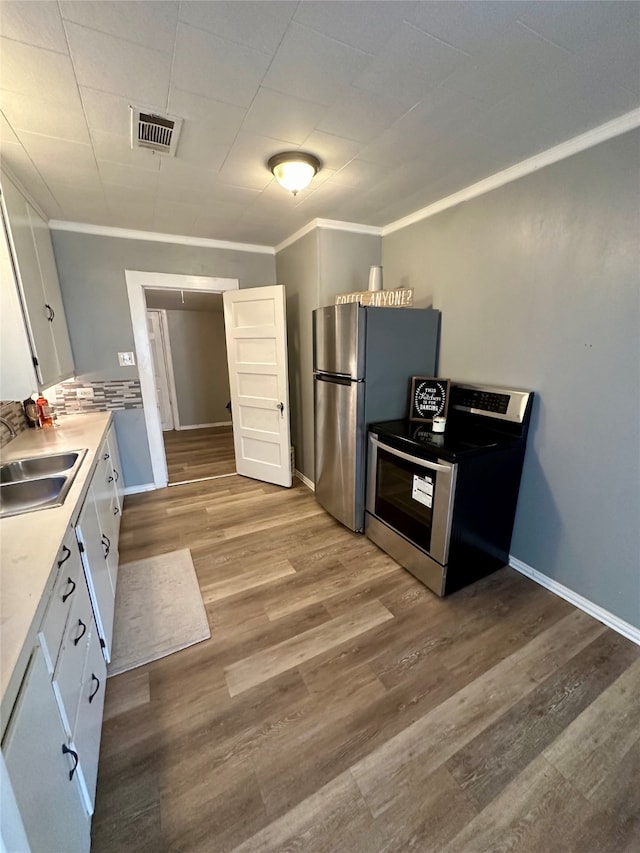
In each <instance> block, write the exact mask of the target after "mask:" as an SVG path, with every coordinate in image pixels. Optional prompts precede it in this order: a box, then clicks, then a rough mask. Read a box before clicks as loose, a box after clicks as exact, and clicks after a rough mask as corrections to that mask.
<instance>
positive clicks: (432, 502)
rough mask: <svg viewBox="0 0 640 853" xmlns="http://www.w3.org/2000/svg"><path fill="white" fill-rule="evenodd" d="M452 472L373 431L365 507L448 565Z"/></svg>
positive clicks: (453, 469)
mask: <svg viewBox="0 0 640 853" xmlns="http://www.w3.org/2000/svg"><path fill="white" fill-rule="evenodd" d="M456 473H457V466H456V465H455V464H451V463H449V462H441V461H438V462H435V461H430V460H427V459H420V458H419V457H417V456H412V455H410V454H409V453H405V452H403V451H402V450H397V449H396V448H395V447H390V446H389V445H388V444H384V443H383V442H381V441H379V439H378V436H377V435H375V434H373V433H371V434H370V435H369V480H368V487H367V511H368V512H369V513H371V515H373V516H374V517H375V518H377V519H378V520H379V521H381V522H383V523H384V524H386V525H387V526H388V527H390V528H392V529H393V530H395V531H396V532H398V533H400V534H401V535H402V536H404V537H405V539H407V540H409V542H411V543H412V544H414V545H416V546H417V547H418V548H420V549H421V550H422V551H424V552H425V553H426V554H428V555H429V556H430V557H431V558H432V559H434V560H436V561H437V562H438V563H440V565H442V566H446V564H447V560H448V558H449V540H450V536H451V518H452V514H453V497H454V492H455V480H456Z"/></svg>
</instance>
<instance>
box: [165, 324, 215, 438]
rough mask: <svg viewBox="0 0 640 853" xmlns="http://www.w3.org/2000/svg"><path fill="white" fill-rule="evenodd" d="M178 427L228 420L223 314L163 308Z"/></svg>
mask: <svg viewBox="0 0 640 853" xmlns="http://www.w3.org/2000/svg"><path fill="white" fill-rule="evenodd" d="M167 325H168V327H169V342H170V345H171V359H172V362H173V375H174V379H175V383H176V396H177V404H178V417H179V420H180V426H181V427H183V428H184V427H188V426H197V425H200V424H212V423H229V422H230V420H231V418H230V415H229V410H228V409H227V408H226V405H227V403H228V402H229V372H228V365H227V346H226V342H225V335H224V315H223V314H222V313H216V312H213V311H167Z"/></svg>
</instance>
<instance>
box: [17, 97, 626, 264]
mask: <svg viewBox="0 0 640 853" xmlns="http://www.w3.org/2000/svg"><path fill="white" fill-rule="evenodd" d="M637 127H640V109H636V110H631V112H628V113H624V115H621V116H618V118H615V119H613V120H612V121H609V122H606V123H605V124H601V125H599V126H598V127H594V128H592V129H591V130H588V131H586V133H582V134H580V136H576V137H574V138H573V139H569V140H567V141H566V142H562V143H560V145H556V146H555V147H553V148H549V149H547V150H546V151H542V152H540V153H539V154H536V155H535V156H534V157H530V158H529V159H528V160H523V161H522V162H520V163H516V164H515V165H514V166H510V167H509V168H508V169H504V170H503V171H501V172H496V174H494V175H490V176H489V177H488V178H484V179H483V180H481V181H478V182H477V183H475V184H471V186H468V187H465V189H463V190H460V191H459V192H456V193H453V194H452V195H450V196H446V197H445V198H442V199H440V200H439V201H436V202H434V203H433V204H430V205H428V206H427V207H423V208H421V209H420V210H416V211H415V212H414V213H410V214H409V215H408V216H404V217H403V218H402V219H397V220H395V221H394V222H390V223H389V224H387V225H384V226H382V227H378V226H375V225H362V224H360V223H358V222H342V221H340V220H337V219H313V220H311V222H309V223H307V225H305V226H303V227H302V228H300V229H299V230H298V231H296V232H295V233H293V234H291V236H290V237H287V238H286V239H285V240H283V241H282V242H281V243H278V244H277V245H276V246H264V245H260V244H251V243H233V242H230V241H227V240H213V239H209V238H207V237H186V236H183V235H180V234H160V233H157V232H154V231H134V230H131V229H128V228H114V227H111V226H106V225H90V224H87V223H82V222H63V221H61V220H56V219H52V220H50V221H49V227H50V228H52V229H54V230H56V231H74V232H77V233H80V234H95V235H97V236H101V237H119V238H121V239H124V240H146V241H149V242H156V243H177V244H178V245H182V246H200V247H202V248H208V249H228V250H230V251H234V252H254V253H260V254H265V255H275V254H277V253H278V252H281V251H282V250H283V249H286V248H287V247H288V246H291V245H292V244H293V243H295V242H297V241H298V240H300V239H301V238H302V237H304V236H306V235H307V234H309V233H310V232H311V231H314V230H316V229H326V230H330V231H348V232H350V233H352V234H369V235H371V236H375V237H387V236H388V235H389V234H393V233H394V232H396V231H400V230H401V229H403V228H407V227H408V226H410V225H413V224H415V223H416V222H421V221H422V220H423V219H428V218H429V217H430V216H434V215H435V214H437V213H441V212H442V211H443V210H447V209H448V208H450V207H455V205H457V204H462V202H465V201H469V200H470V199H473V198H477V197H478V196H480V195H484V194H485V193H488V192H491V191H492V190H494V189H498V187H502V186H504V185H505V184H509V183H511V182H512V181H517V180H518V179H519V178H523V177H525V176H526V175H530V174H531V173H532V172H536V171H538V170H539V169H542V168H544V167H545V166H550V165H552V164H553V163H557V162H559V161H560V160H564V159H566V158H567V157H571V156H573V155H574V154H578V153H580V152H581V151H585V150H587V149H588V148H593V147H594V146H595V145H599V144H600V143H601V142H606V141H607V140H609V139H614V138H615V137H616V136H621V135H622V134H623V133H626V132H627V131H629V130H634V129H635V128H637ZM10 177H12V179H13V176H11V175H10ZM36 207H37V205H36ZM45 218H46V217H45Z"/></svg>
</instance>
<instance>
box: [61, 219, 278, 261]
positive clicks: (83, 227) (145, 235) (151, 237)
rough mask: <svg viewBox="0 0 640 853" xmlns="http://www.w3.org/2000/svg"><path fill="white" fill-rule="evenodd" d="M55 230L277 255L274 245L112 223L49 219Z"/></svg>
mask: <svg viewBox="0 0 640 853" xmlns="http://www.w3.org/2000/svg"><path fill="white" fill-rule="evenodd" d="M49 228H51V229H53V230H54V231H73V232H75V233H77V234H94V235H95V236H98V237H118V238H120V239H121V240H146V241H147V242H151V243H177V244H178V245H180V246H200V247H201V248H204V249H230V250H231V251H233V252H254V253H260V254H263V255H275V249H274V248H273V246H262V245H259V244H253V243H232V242H230V241H229V240H212V239H210V238H208V237H186V236H184V235H182V234H160V233H158V232H156V231H134V230H132V229H130V228H113V227H112V226H110V225H90V224H88V223H85V222H63V221H62V220H59V219H51V220H49Z"/></svg>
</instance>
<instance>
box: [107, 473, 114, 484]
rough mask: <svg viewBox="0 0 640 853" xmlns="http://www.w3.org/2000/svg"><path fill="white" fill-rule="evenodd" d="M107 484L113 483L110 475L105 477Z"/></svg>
mask: <svg viewBox="0 0 640 853" xmlns="http://www.w3.org/2000/svg"><path fill="white" fill-rule="evenodd" d="M107 483H113V477H112V476H111V475H109V476H108V477H107Z"/></svg>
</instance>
